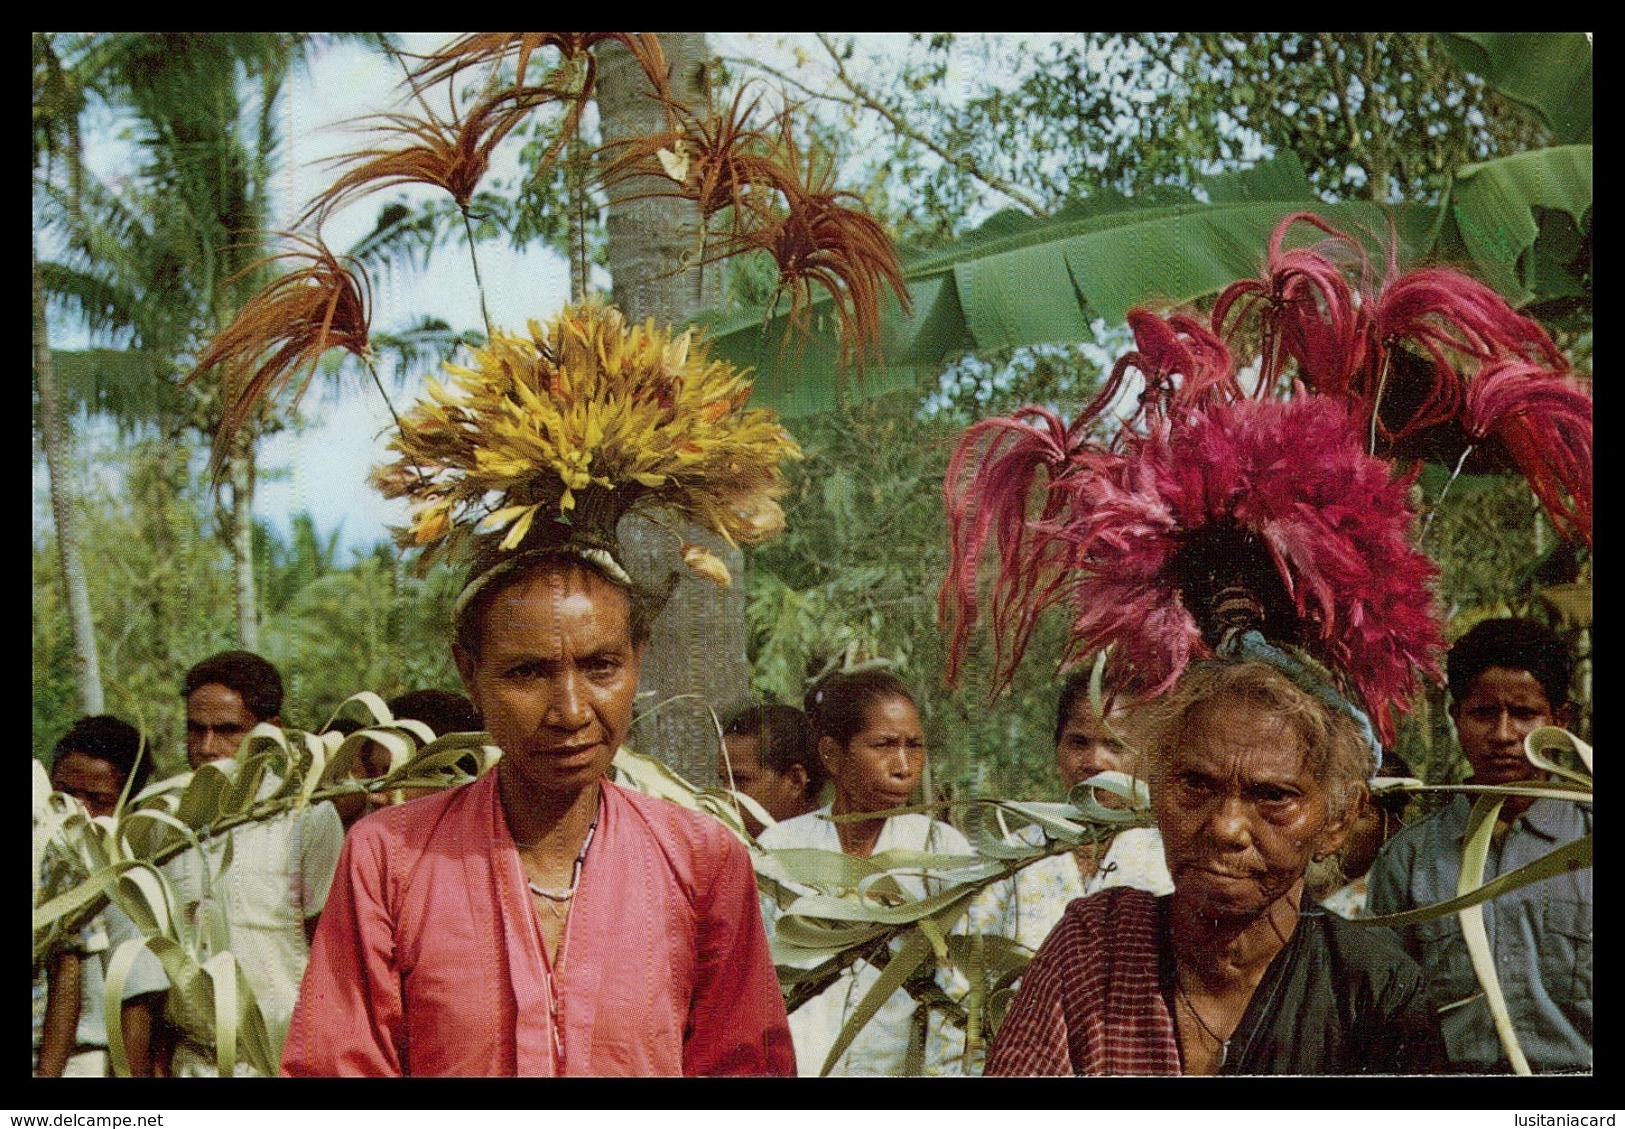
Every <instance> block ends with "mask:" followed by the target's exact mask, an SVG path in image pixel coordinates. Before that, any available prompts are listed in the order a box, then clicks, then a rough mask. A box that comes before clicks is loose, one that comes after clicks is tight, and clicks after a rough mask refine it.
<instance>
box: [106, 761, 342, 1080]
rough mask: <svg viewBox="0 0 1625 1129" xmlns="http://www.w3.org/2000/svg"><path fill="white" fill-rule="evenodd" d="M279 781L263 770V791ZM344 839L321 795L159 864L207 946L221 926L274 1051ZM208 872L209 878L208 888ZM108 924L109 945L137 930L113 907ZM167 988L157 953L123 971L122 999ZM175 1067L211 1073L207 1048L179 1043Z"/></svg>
mask: <svg viewBox="0 0 1625 1129" xmlns="http://www.w3.org/2000/svg"><path fill="white" fill-rule="evenodd" d="M280 783H281V782H280V781H279V780H276V779H275V778H273V777H269V776H268V777H267V778H266V781H265V783H264V784H263V785H262V786H261V789H260V791H261V794H262V795H269V794H270V793H271V792H273V791H275V789H276V788H277V787H278V786H279V785H280ZM343 845H344V825H343V823H342V822H341V821H340V820H339V816H338V812H337V811H335V810H334V808H333V805H332V804H330V803H325V802H324V803H319V804H313V805H311V806H309V807H306V808H302V809H300V810H297V811H292V812H288V813H285V814H283V815H278V816H274V817H272V818H270V819H264V820H260V821H258V822H255V823H245V824H243V825H241V826H239V827H235V828H233V829H232V830H230V831H229V832H227V833H225V834H224V835H217V836H215V837H213V838H212V839H209V840H208V841H206V842H205V843H204V844H203V850H202V854H203V856H204V857H202V858H200V857H199V852H197V851H191V850H188V851H183V852H182V853H181V854H179V855H176V856H175V857H174V858H172V859H170V860H169V861H168V862H166V863H165V864H164V865H163V867H162V870H163V874H164V877H165V878H166V879H167V880H168V882H169V883H170V885H171V887H172V889H173V890H174V893H175V897H176V902H177V904H178V906H179V908H180V911H181V913H182V914H183V915H184V918H185V920H187V921H188V922H190V923H191V925H192V927H193V928H194V929H195V930H197V932H198V934H199V935H200V937H201V938H202V941H203V944H204V945H205V946H206V945H207V944H208V935H209V933H210V931H211V929H212V927H213V926H214V925H215V924H217V923H218V924H219V925H220V926H223V928H224V939H225V941H226V944H227V945H228V946H229V948H230V950H231V953H232V955H233V956H235V957H236V958H237V963H238V965H239V966H240V967H241V968H242V970H243V975H244V976H245V977H246V978H247V980H248V983H249V986H250V987H251V988H252V989H253V991H254V998H255V1000H256V1001H257V1002H258V1004H259V1006H260V1013H261V1014H262V1015H263V1016H264V1017H265V1027H266V1032H267V1034H268V1035H269V1036H270V1039H271V1046H272V1047H273V1048H275V1049H276V1050H277V1051H279V1052H280V1050H281V1047H282V1041H283V1039H284V1038H285V1037H286V1036H287V1033H288V1024H289V1022H290V1021H291V1020H292V1018H293V1005H294V1004H295V1002H297V1000H298V999H299V982H300V980H301V979H303V977H304V974H305V964H306V962H307V961H308V960H309V959H310V944H309V942H308V941H307V939H306V937H305V919H306V918H308V917H315V916H316V915H317V914H319V913H320V912H321V910H322V907H323V906H324V905H326V904H327V888H328V886H329V885H330V884H331V883H332V881H333V872H334V870H335V869H336V868H337V866H338V857H339V849H340V848H341V847H342V846H343ZM208 878H213V884H212V885H213V895H212V896H211V895H210V883H209V882H208V881H206V879H208ZM108 927H109V932H110V934H112V941H113V948H114V949H117V947H118V945H119V943H121V942H122V941H123V940H124V939H126V938H128V937H134V936H139V933H138V932H137V931H136V929H135V926H134V924H133V923H132V922H130V920H129V919H128V918H127V917H125V916H124V915H123V914H122V913H119V912H118V911H117V910H116V908H115V909H113V910H112V911H111V912H110V913H109V915H108ZM208 955H209V954H208V953H207V952H205V953H204V954H202V959H207V956H208ZM168 987H169V978H168V977H167V976H166V975H165V973H164V971H163V967H162V966H161V965H160V964H159V963H158V960H157V958H156V957H153V956H152V955H151V953H150V952H148V953H143V954H142V955H141V957H140V958H139V959H138V960H137V961H136V963H135V965H134V966H133V967H132V968H131V969H130V974H129V976H128V978H127V979H126V980H125V984H124V998H125V999H129V998H131V997H132V996H137V995H141V994H143V993H146V992H156V991H163V990H166V989H167V988H168ZM240 1069H241V1066H240ZM175 1072H176V1073H177V1074H183V1073H184V1074H212V1073H214V1059H213V1055H212V1054H210V1053H207V1052H205V1051H204V1050H203V1049H202V1048H196V1047H192V1046H190V1045H189V1044H183V1045H182V1046H181V1047H179V1048H178V1049H177V1050H176V1054H175Z"/></svg>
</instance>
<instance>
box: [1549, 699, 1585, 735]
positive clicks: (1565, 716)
mask: <svg viewBox="0 0 1625 1129" xmlns="http://www.w3.org/2000/svg"><path fill="white" fill-rule="evenodd" d="M1579 716H1580V711H1579V710H1578V709H1576V708H1575V705H1574V703H1573V702H1564V703H1563V704H1562V705H1561V706H1558V707H1557V710H1556V711H1555V712H1554V713H1553V714H1552V724H1553V725H1556V726H1559V727H1560V728H1563V729H1567V730H1568V731H1569V732H1570V733H1572V732H1574V726H1575V723H1576V722H1577V721H1578V720H1579Z"/></svg>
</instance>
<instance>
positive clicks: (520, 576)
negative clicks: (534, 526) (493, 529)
mask: <svg viewBox="0 0 1625 1129" xmlns="http://www.w3.org/2000/svg"><path fill="white" fill-rule="evenodd" d="M482 564H484V562H483V561H479V562H476V564H475V566H474V568H472V569H470V570H469V579H468V582H467V584H465V585H464V590H463V591H464V594H463V597H462V598H461V599H460V600H459V602H458V605H457V609H456V611H455V612H454V613H453V615H452V637H453V638H454V639H455V640H456V642H457V646H458V647H459V648H461V649H462V650H463V651H465V652H466V653H468V654H469V655H471V656H476V657H477V656H478V655H479V653H480V629H481V628H482V627H483V626H484V623H485V611H486V609H487V608H489V607H490V606H491V602H492V601H493V600H495V599H496V598H497V596H499V595H500V594H502V593H503V592H505V591H507V590H508V589H509V588H512V587H513V586H514V585H515V584H518V583H519V582H520V581H521V580H526V579H528V578H529V577H531V576H532V575H534V574H535V573H537V572H540V571H543V570H557V571H575V570H580V571H582V572H590V573H592V574H593V575H595V576H597V577H598V578H599V579H601V580H603V581H604V582H605V583H606V584H609V585H612V586H613V587H614V588H615V589H616V590H617V591H619V592H620V593H621V594H622V595H624V596H625V597H626V603H627V626H628V628H629V629H630V632H631V636H632V645H633V646H640V645H641V644H644V643H647V642H648V641H649V635H650V633H651V632H652V631H653V630H654V619H655V616H656V615H657V614H658V613H659V611H660V608H661V606H662V605H663V604H664V602H665V601H664V599H663V598H661V597H660V596H659V595H658V594H656V593H652V592H648V591H645V590H644V589H641V588H638V587H636V586H628V584H627V582H626V581H625V580H623V579H617V578H616V577H614V576H611V575H610V573H609V570H608V569H606V568H604V566H602V565H600V564H598V563H597V562H596V561H593V560H590V559H588V558H587V557H583V556H581V555H580V554H579V553H574V552H570V551H569V550H565V549H543V550H532V551H529V552H524V553H521V554H518V555H512V554H510V555H509V557H507V558H506V559H503V560H500V561H497V562H496V563H495V564H493V565H490V566H489V567H483V568H482V567H481V566H482Z"/></svg>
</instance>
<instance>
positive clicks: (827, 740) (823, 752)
mask: <svg viewBox="0 0 1625 1129" xmlns="http://www.w3.org/2000/svg"><path fill="white" fill-rule="evenodd" d="M818 759H819V760H821V761H823V762H824V768H825V769H827V770H828V771H829V774H830V775H831V776H834V775H835V766H836V765H837V764H839V763H840V760H841V745H840V742H839V741H837V740H835V738H833V737H820V738H819V739H818Z"/></svg>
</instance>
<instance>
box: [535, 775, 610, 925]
mask: <svg viewBox="0 0 1625 1129" xmlns="http://www.w3.org/2000/svg"><path fill="white" fill-rule="evenodd" d="M602 809H603V800H602V799H600V800H599V802H598V810H595V811H594V812H593V813H592V823H590V824H589V825H588V826H587V837H586V838H585V839H583V840H582V841H581V850H580V851H579V852H578V853H577V854H576V861H575V865H574V866H573V867H572V868H571V870H570V885H569V886H567V887H565V888H564V889H563V890H549V889H547V888H546V887H544V886H538V885H536V883H534V882H531V881H529V880H528V879H527V880H526V884H527V885H528V886H529V887H530V892H531V893H532V894H535V895H536V896H537V897H539V898H544V899H546V901H547V908H548V909H550V910H552V911H553V916H554V917H557V916H559V913H560V912H561V911H560V908H559V907H560V906H562V905H563V904H564V903H565V902H568V901H569V900H570V899H571V898H573V897H575V896H576V887H577V886H580V885H581V866H582V864H583V863H585V862H586V861H587V848H588V847H590V846H592V836H593V832H595V831H597V830H598V813H599V811H601V810H602Z"/></svg>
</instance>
